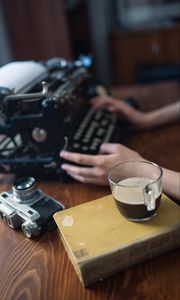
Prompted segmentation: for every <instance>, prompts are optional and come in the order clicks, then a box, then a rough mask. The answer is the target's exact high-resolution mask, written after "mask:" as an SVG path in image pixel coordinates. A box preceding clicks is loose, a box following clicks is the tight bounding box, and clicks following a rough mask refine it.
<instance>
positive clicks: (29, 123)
mask: <svg viewBox="0 0 180 300" xmlns="http://www.w3.org/2000/svg"><path fill="white" fill-rule="evenodd" d="M42 64H43V66H44V67H45V72H44V75H43V76H42V75H41V77H40V79H39V78H37V79H36V80H35V82H33V84H32V83H29V88H27V87H26V91H25V93H15V92H14V91H13V90H10V89H8V88H6V87H0V137H1V141H0V172H1V173H15V174H18V175H20V176H22V175H23V176H24V175H31V176H36V177H40V178H41V177H47V178H52V177H53V176H55V177H59V178H62V177H64V171H62V170H61V164H62V159H61V158H60V156H59V153H60V151H61V150H62V149H63V148H64V147H66V146H68V149H70V150H71V149H72V147H71V144H72V139H73V138H74V134H75V131H77V127H78V122H79V118H80V117H83V116H84V114H85V112H86V111H87V110H88V107H89V104H88V100H89V99H90V98H91V97H93V96H95V95H96V94H97V93H98V92H97V90H96V87H97V82H96V81H95V79H94V78H93V76H92V75H91V73H90V72H89V70H88V68H87V67H86V66H85V65H84V62H83V60H77V61H75V62H67V61H65V60H63V59H58V58H57V59H55V58H54V59H51V60H48V61H46V62H44V63H42ZM40 90H41V91H40ZM39 91H40V92H39ZM82 103H83V104H82ZM80 106H81V109H80ZM76 110H77V112H76ZM90 114H91V112H90ZM80 115H81V116H80ZM72 116H73V117H72ZM87 118H88V117H87ZM111 118H112V122H113V123H115V122H116V120H115V118H114V117H111ZM84 123H85V121H84ZM113 128H114V127H113ZM113 128H111V129H113ZM111 131H112V130H111ZM110 133H111V132H109V133H107V134H106V140H108V135H109V134H110ZM76 135H77V134H76ZM97 140H98V139H97ZM104 141H105V139H104ZM67 143H68V145H67ZM73 151H75V149H74V148H73ZM77 151H78V149H77ZM93 152H97V147H96V150H95V151H93V150H92V151H91V153H93Z"/></svg>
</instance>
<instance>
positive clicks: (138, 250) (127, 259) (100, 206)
mask: <svg viewBox="0 0 180 300" xmlns="http://www.w3.org/2000/svg"><path fill="white" fill-rule="evenodd" d="M54 219H55V222H56V223H57V226H58V228H59V233H60V238H61V240H62V242H63V244H64V247H65V249H66V251H67V254H68V256H69V258H70V260H71V262H72V264H73V266H74V269H75V271H76V273H77V275H78V276H79V279H80V280H81V282H82V284H83V285H84V286H89V285H90V284H92V283H94V282H95V281H98V280H101V279H103V278H106V277H108V276H110V275H113V274H115V273H117V272H119V271H121V270H124V269H126V268H128V267H130V266H132V265H135V264H138V263H140V262H142V261H145V260H148V259H150V258H152V257H155V256H157V255H159V254H161V253H164V252H167V251H170V250H172V249H175V248H178V247H179V246H180V207H179V206H178V205H177V204H175V203H174V202H173V201H171V200H170V199H169V198H168V197H166V196H165V195H162V201H161V207H160V211H159V213H158V214H157V216H155V217H154V218H152V219H151V220H149V221H146V222H143V223H135V222H131V221H128V220H127V219H125V218H124V217H123V216H122V215H121V214H120V212H119V211H118V210H117V208H116V205H115V202H114V200H113V198H112V196H111V195H109V196H106V197H103V198H100V199H97V200H93V201H90V202H87V203H84V204H81V205H78V206H75V207H71V208H69V209H66V210H62V211H60V212H57V213H55V215H54Z"/></svg>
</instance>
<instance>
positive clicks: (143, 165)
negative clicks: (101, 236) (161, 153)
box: [108, 161, 163, 222]
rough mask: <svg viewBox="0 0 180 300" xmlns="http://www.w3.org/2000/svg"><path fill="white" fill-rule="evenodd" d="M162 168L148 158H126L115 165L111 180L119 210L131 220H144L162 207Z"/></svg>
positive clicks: (111, 172) (110, 171) (109, 175)
mask: <svg viewBox="0 0 180 300" xmlns="http://www.w3.org/2000/svg"><path fill="white" fill-rule="evenodd" d="M162 174H163V171H162V168H161V167H160V166H158V165H157V164H155V163H152V162H148V161H126V162H122V163H119V164H118V165H116V166H114V167H112V168H111V169H110V170H109V173H108V180H109V184H110V187H111V191H112V195H113V198H114V200H115V203H116V206H117V208H118V210H119V211H120V213H121V214H122V215H123V216H124V217H126V218H127V219H128V220H130V221H135V222H143V221H147V220H149V219H151V218H152V217H154V216H155V215H156V214H157V213H158V211H159V208H160V202H161V194H162Z"/></svg>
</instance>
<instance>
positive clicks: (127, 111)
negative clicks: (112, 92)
mask: <svg viewBox="0 0 180 300" xmlns="http://www.w3.org/2000/svg"><path fill="white" fill-rule="evenodd" d="M91 105H92V107H93V108H94V109H95V110H106V111H108V112H110V113H114V114H117V115H119V116H120V118H121V119H125V120H127V121H129V122H130V123H131V124H133V125H135V126H136V127H139V128H146V127H148V114H146V113H144V112H142V111H139V110H137V109H135V108H133V107H132V106H130V105H129V104H127V103H126V102H125V101H122V100H120V99H115V98H113V97H111V96H108V95H104V96H97V97H94V98H93V99H92V100H91Z"/></svg>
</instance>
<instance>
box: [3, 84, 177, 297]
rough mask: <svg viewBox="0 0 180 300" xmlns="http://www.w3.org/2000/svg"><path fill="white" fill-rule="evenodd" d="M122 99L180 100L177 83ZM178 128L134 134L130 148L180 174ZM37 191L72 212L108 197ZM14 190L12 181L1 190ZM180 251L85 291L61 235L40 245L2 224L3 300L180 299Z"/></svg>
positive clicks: (47, 188) (50, 186)
mask: <svg viewBox="0 0 180 300" xmlns="http://www.w3.org/2000/svg"><path fill="white" fill-rule="evenodd" d="M112 92H113V94H114V95H116V96H118V97H124V96H134V97H136V98H137V101H139V103H140V105H141V107H142V109H143V110H150V109H153V108H155V107H159V106H161V105H164V104H167V103H171V102H173V101H177V100H178V99H180V89H179V85H178V82H170V83H161V84H153V85H147V86H136V87H121V88H113V90H112ZM179 132H180V131H179V124H178V123H175V124H171V125H168V126H165V127H161V128H158V129H156V130H153V131H152V130H148V131H145V132H137V133H134V134H133V136H131V137H129V140H128V145H129V146H130V147H131V148H133V149H135V150H137V151H139V152H140V153H141V154H142V155H143V156H144V157H146V158H147V159H149V160H152V161H155V162H156V163H158V164H160V165H162V166H164V167H168V168H171V169H174V170H177V171H180V134H179ZM38 186H39V188H41V189H42V190H43V191H44V192H46V193H48V194H49V195H51V196H52V197H54V198H56V199H57V200H59V201H61V202H63V203H64V205H65V206H66V207H71V206H74V205H77V204H80V203H83V202H87V201H90V200H93V199H95V198H99V197H102V196H105V195H107V194H109V193H110V190H109V188H108V187H98V186H92V185H86V184H81V183H78V182H71V183H69V184H62V183H60V182H58V181H51V182H45V181H40V182H39V185H38ZM10 187H11V177H9V176H7V177H6V178H5V180H4V181H3V182H1V187H0V191H5V190H8V189H9V188H10ZM179 254H180V250H174V251H171V252H169V253H166V254H163V255H160V256H159V257H156V258H154V259H151V260H149V261H147V262H144V263H141V264H139V265H136V266H134V267H132V268H129V269H128V270H125V271H123V272H120V273H119V274H117V275H114V276H112V277H110V278H107V279H105V280H104V281H102V282H98V283H96V284H94V285H92V286H91V287H90V288H84V287H82V285H81V283H80V281H79V279H78V277H77V275H76V273H75V271H74V269H73V266H72V264H71V262H70V261H69V259H68V257H67V254H66V252H65V250H64V248H63V245H62V243H61V241H60V239H59V235H58V231H57V230H54V231H52V232H47V233H45V234H44V235H42V236H41V237H39V238H38V239H37V240H36V241H34V240H29V239H27V238H25V236H24V235H23V233H22V232H21V230H19V231H14V230H12V229H11V228H9V227H8V226H7V225H6V224H4V223H3V221H1V220H0V299H1V300H27V299H29V300H30V299H33V300H40V299H41V300H146V299H147V300H152V299H153V300H158V299H160V300H179V299H180V261H179V258H180V256H179Z"/></svg>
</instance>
